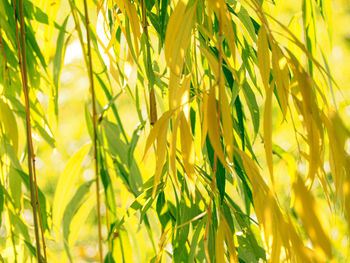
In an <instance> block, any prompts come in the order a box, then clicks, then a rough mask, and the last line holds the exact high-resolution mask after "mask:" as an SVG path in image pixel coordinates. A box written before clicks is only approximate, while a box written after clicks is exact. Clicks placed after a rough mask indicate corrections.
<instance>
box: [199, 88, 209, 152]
mask: <svg viewBox="0 0 350 263" xmlns="http://www.w3.org/2000/svg"><path fill="white" fill-rule="evenodd" d="M208 99H209V96H208V94H207V93H206V92H204V93H203V103H202V110H201V112H202V138H201V139H202V143H201V146H202V148H203V146H204V143H205V139H206V138H207V132H208V115H207V114H206V112H207V108H208Z"/></svg>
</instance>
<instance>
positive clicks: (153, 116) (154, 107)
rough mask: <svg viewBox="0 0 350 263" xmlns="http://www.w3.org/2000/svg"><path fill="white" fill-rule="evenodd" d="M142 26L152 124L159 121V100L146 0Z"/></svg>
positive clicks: (143, 1) (143, 6) (143, 0)
mask: <svg viewBox="0 0 350 263" xmlns="http://www.w3.org/2000/svg"><path fill="white" fill-rule="evenodd" d="M142 28H143V32H144V34H145V36H146V40H147V41H146V45H147V50H146V53H147V55H146V57H147V62H146V63H147V69H146V72H147V75H148V85H149V115H150V123H151V125H154V124H155V123H156V121H157V102H156V97H155V94H154V87H153V85H154V81H155V80H154V73H153V68H152V62H151V48H150V43H149V36H148V28H147V19H146V3H145V0H142Z"/></svg>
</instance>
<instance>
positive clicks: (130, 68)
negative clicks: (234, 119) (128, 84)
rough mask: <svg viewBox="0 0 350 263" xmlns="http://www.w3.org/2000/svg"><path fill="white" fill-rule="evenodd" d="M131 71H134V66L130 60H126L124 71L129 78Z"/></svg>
mask: <svg viewBox="0 0 350 263" xmlns="http://www.w3.org/2000/svg"><path fill="white" fill-rule="evenodd" d="M131 72H132V66H131V64H130V63H129V62H128V61H126V62H125V64H124V73H125V75H126V77H127V78H130V76H131Z"/></svg>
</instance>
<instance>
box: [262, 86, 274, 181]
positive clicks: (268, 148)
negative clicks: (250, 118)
mask: <svg viewBox="0 0 350 263" xmlns="http://www.w3.org/2000/svg"><path fill="white" fill-rule="evenodd" d="M273 85H274V84H273V83H272V85H271V87H268V86H266V101H265V110H264V145H265V154H266V161H267V166H268V168H269V171H270V177H271V182H272V184H274V177H273V163H272V161H273V160H272V89H273Z"/></svg>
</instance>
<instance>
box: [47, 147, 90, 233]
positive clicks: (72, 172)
mask: <svg viewBox="0 0 350 263" xmlns="http://www.w3.org/2000/svg"><path fill="white" fill-rule="evenodd" d="M90 148H91V144H90V143H89V144H86V145H84V146H83V147H82V148H80V149H79V150H78V151H77V152H76V153H75V154H74V155H73V156H72V158H71V159H70V160H69V161H68V163H67V164H66V167H65V168H64V170H63V172H62V174H61V176H60V178H59V179H58V183H57V187H56V191H55V196H54V201H53V207H52V211H53V214H52V223H53V226H54V230H55V232H56V236H57V237H58V236H59V235H58V231H59V226H60V224H61V219H62V217H63V213H64V209H65V207H66V205H67V204H68V202H69V200H70V199H71V197H72V195H73V192H74V189H75V188H76V187H75V183H76V181H77V179H78V177H79V174H80V171H81V163H82V162H83V160H84V158H85V157H86V155H87V154H88V152H89V151H90Z"/></svg>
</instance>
